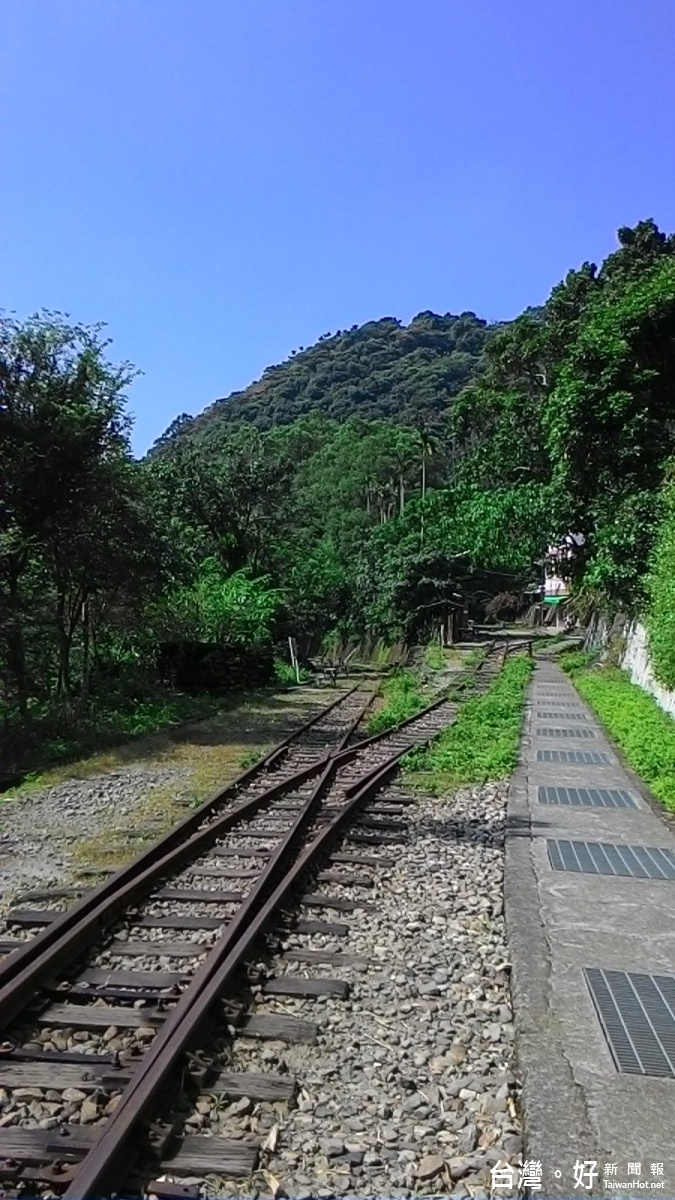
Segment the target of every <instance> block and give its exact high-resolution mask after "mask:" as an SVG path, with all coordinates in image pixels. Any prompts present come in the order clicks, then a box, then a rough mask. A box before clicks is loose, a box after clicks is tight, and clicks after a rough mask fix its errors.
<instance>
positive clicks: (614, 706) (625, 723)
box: [572, 667, 675, 812]
mask: <svg viewBox="0 0 675 1200" xmlns="http://www.w3.org/2000/svg"><path fill="white" fill-rule="evenodd" d="M572 680H573V682H574V685H575V687H576V688H577V689H578V691H579V692H580V693H581V695H582V696H583V698H584V700H586V701H588V703H589V704H590V706H591V708H592V709H594V711H595V712H596V713H597V715H598V717H599V718H600V720H601V721H602V724H603V725H604V726H605V728H606V729H607V731H608V732H609V734H610V735H611V736H612V737H613V738H614V740H615V742H616V743H617V745H618V746H619V747H620V748H621V750H622V751H623V753H624V755H625V757H626V760H627V762H628V763H629V765H630V766H631V767H632V768H633V770H634V771H635V772H636V773H637V774H638V775H639V776H640V778H641V779H644V781H645V783H646V784H647V785H648V787H649V788H650V789H651V791H652V792H653V793H654V795H655V796H656V797H658V799H659V800H661V801H662V802H663V803H664V804H665V806H666V808H668V809H669V810H670V811H671V812H675V721H673V719H672V717H669V716H668V714H667V713H665V712H664V711H663V709H662V708H659V706H658V704H657V703H656V701H655V700H654V699H653V697H652V696H650V695H649V694H648V693H647V692H644V691H643V690H642V688H639V687H637V686H636V684H634V683H631V681H630V679H629V678H628V676H627V675H626V674H625V672H624V671H622V670H621V669H620V668H619V667H603V668H601V669H598V670H589V669H587V668H586V669H582V670H577V671H574V672H573V674H572Z"/></svg>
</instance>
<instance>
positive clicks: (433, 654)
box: [424, 642, 447, 671]
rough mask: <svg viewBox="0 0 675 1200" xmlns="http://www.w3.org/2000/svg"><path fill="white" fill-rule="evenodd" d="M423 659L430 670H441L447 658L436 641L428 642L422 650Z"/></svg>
mask: <svg viewBox="0 0 675 1200" xmlns="http://www.w3.org/2000/svg"><path fill="white" fill-rule="evenodd" d="M424 661H425V663H426V665H427V666H428V667H430V668H431V670H432V671H442V670H443V668H444V667H445V666H447V659H446V657H445V655H444V653H443V650H442V647H441V646H439V644H438V642H429V645H428V646H426V647H425V650H424Z"/></svg>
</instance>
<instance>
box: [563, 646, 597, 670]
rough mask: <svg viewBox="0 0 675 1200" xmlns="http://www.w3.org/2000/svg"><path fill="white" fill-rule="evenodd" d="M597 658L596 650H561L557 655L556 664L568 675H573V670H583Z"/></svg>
mask: <svg viewBox="0 0 675 1200" xmlns="http://www.w3.org/2000/svg"><path fill="white" fill-rule="evenodd" d="M597 659H598V651H597V650H563V651H561V653H560V654H559V655H558V665H559V666H561V667H562V669H563V671H566V672H567V674H568V675H573V674H574V672H575V671H583V670H585V669H586V668H587V667H591V666H593V664H594V663H595V662H597Z"/></svg>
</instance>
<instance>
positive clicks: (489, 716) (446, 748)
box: [405, 658, 533, 796]
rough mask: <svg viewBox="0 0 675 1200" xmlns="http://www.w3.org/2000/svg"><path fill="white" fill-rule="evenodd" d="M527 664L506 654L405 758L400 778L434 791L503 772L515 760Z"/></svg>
mask: <svg viewBox="0 0 675 1200" xmlns="http://www.w3.org/2000/svg"><path fill="white" fill-rule="evenodd" d="M532 669H533V663H532V661H531V659H529V658H511V659H509V661H508V662H507V663H506V665H505V666H504V668H503V669H502V671H501V672H500V674H499V675H498V676H497V678H496V679H495V681H494V683H493V684H492V686H491V688H490V689H489V691H487V692H486V693H485V695H484V696H476V697H475V698H474V699H471V700H467V701H466V702H465V704H464V705H463V706H462V708H461V710H460V713H459V716H458V718H457V720H456V721H455V723H454V725H451V726H450V728H449V729H446V730H445V732H443V733H442V734H440V736H439V737H438V738H436V740H435V742H434V743H433V745H432V746H430V747H429V748H428V749H426V750H418V751H414V752H413V753H412V754H409V755H408V756H407V757H406V759H405V767H406V772H405V778H406V783H408V784H409V785H410V786H411V787H413V788H419V789H423V790H424V791H426V792H427V794H429V793H431V794H432V795H436V796H438V795H442V794H443V793H444V792H447V791H450V790H452V788H456V787H459V786H460V785H461V784H468V783H483V782H485V781H486V780H487V779H502V778H503V777H504V776H506V775H509V774H510V773H511V772H512V771H513V769H514V767H515V765H516V762H517V761H518V745H519V742H520V730H521V725H522V720H523V709H524V705H525V691H526V688H527V684H528V682H529V679H530V675H531V673H532Z"/></svg>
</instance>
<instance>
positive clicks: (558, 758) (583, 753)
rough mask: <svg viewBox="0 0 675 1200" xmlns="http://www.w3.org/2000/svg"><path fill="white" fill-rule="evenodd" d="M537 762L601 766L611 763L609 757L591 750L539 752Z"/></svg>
mask: <svg viewBox="0 0 675 1200" xmlns="http://www.w3.org/2000/svg"><path fill="white" fill-rule="evenodd" d="M537 762H550V763H594V764H595V765H596V766H600V765H602V764H605V763H609V755H608V754H600V753H593V752H592V751H590V750H537Z"/></svg>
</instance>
